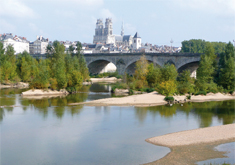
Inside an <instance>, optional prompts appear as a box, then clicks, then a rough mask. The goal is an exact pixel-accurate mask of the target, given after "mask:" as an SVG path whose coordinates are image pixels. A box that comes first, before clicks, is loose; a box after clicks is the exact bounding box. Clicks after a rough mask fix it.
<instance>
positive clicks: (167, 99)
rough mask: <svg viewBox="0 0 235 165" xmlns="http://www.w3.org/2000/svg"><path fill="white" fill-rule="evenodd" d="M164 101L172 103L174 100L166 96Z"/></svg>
mask: <svg viewBox="0 0 235 165" xmlns="http://www.w3.org/2000/svg"><path fill="white" fill-rule="evenodd" d="M164 100H165V101H174V100H175V99H174V97H171V96H170V97H169V96H166V97H165V98H164Z"/></svg>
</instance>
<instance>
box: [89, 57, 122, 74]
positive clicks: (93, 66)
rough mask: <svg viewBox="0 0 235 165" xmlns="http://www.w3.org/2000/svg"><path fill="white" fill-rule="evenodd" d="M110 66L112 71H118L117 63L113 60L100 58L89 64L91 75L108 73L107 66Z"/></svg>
mask: <svg viewBox="0 0 235 165" xmlns="http://www.w3.org/2000/svg"><path fill="white" fill-rule="evenodd" d="M110 64H111V65H112V66H111V67H112V68H111V70H112V71H116V69H117V67H116V65H115V63H114V62H113V61H112V60H109V59H104V58H98V59H95V60H93V61H90V62H89V63H88V64H87V67H88V69H89V72H90V73H91V74H99V73H103V72H107V69H108V68H107V66H110Z"/></svg>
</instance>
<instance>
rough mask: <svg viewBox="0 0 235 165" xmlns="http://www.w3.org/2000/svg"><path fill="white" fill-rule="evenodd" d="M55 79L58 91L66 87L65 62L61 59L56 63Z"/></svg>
mask: <svg viewBox="0 0 235 165" xmlns="http://www.w3.org/2000/svg"><path fill="white" fill-rule="evenodd" d="M55 78H56V81H57V83H58V88H59V89H63V88H65V87H66V86H67V79H66V68H65V62H64V60H63V59H62V58H59V59H58V61H57V63H56V71H55Z"/></svg>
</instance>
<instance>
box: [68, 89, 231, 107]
mask: <svg viewBox="0 0 235 165" xmlns="http://www.w3.org/2000/svg"><path fill="white" fill-rule="evenodd" d="M164 98H165V96H163V95H161V94H159V93H157V92H151V93H145V94H139V95H131V96H126V97H122V98H106V99H98V100H93V101H88V102H80V103H71V104H69V105H79V104H86V105H91V106H94V105H95V106H111V105H114V106H115V105H116V106H128V105H129V106H156V105H165V104H167V102H166V101H164ZM174 98H175V99H177V100H182V101H183V100H184V99H185V98H186V96H174ZM220 100H235V96H232V95H229V94H221V93H217V94H212V93H210V94H208V95H207V96H202V95H198V96H191V100H188V101H191V102H205V101H220Z"/></svg>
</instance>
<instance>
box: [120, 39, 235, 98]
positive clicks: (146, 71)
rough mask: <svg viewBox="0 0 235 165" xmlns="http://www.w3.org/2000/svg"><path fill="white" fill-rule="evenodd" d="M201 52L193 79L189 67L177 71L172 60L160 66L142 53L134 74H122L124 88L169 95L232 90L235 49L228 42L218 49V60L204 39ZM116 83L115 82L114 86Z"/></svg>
mask: <svg viewBox="0 0 235 165" xmlns="http://www.w3.org/2000/svg"><path fill="white" fill-rule="evenodd" d="M204 49H205V50H204V54H203V55H201V60H200V62H199V67H198V69H197V71H196V79H195V78H192V77H190V75H191V73H190V71H189V70H184V71H183V72H182V73H178V72H177V70H176V68H175V66H174V65H173V64H166V65H164V66H163V67H158V66H154V64H153V63H151V64H149V63H148V61H147V59H146V58H145V56H144V55H143V56H142V57H141V58H140V60H139V61H137V62H136V70H135V73H134V75H133V76H130V75H127V74H126V75H125V76H124V78H123V80H124V82H125V83H126V84H121V85H120V84H119V86H121V87H124V88H129V90H130V91H132V90H140V91H147V92H148V91H150V92H151V91H153V90H156V91H158V92H159V93H161V94H163V95H166V96H172V95H174V94H186V93H189V94H206V93H208V92H213V93H216V92H232V91H234V89H235V52H234V46H233V45H232V43H231V42H229V43H228V44H226V46H225V49H224V51H223V52H221V53H220V58H219V61H217V55H216V51H215V48H214V45H213V43H209V42H207V43H206V45H205V48H204ZM117 87H118V86H117Z"/></svg>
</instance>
